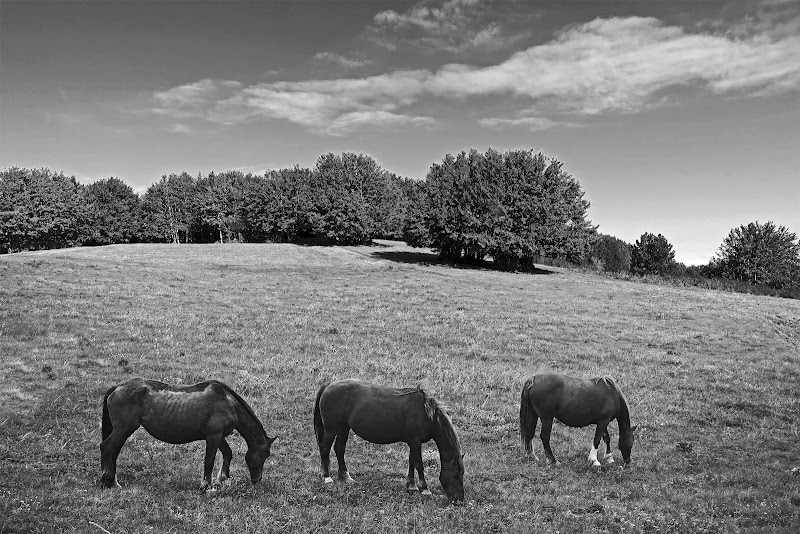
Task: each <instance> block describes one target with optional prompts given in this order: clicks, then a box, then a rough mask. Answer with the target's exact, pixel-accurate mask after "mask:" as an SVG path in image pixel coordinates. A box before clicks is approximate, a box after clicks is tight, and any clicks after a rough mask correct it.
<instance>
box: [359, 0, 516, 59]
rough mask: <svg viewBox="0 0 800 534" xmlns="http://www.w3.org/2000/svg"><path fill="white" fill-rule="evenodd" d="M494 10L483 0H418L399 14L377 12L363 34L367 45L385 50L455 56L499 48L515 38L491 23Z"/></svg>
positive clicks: (495, 23) (489, 3)
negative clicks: (441, 53) (412, 50)
mask: <svg viewBox="0 0 800 534" xmlns="http://www.w3.org/2000/svg"><path fill="white" fill-rule="evenodd" d="M494 4H497V2H494ZM495 7H496V6H494V7H493V6H492V3H491V2H487V1H486V0H445V1H442V0H422V1H420V2H418V3H416V4H414V5H413V6H411V7H410V8H409V9H408V10H406V11H405V12H403V13H398V12H397V11H394V10H385V11H381V12H379V13H377V14H376V15H375V16H374V18H373V24H372V25H371V26H369V27H368V28H367V29H366V32H365V33H366V35H367V38H368V39H369V40H370V41H371V42H373V43H374V44H377V45H378V46H381V47H383V48H386V49H389V50H395V49H398V48H401V47H405V48H414V49H424V50H428V51H433V52H443V51H444V52H451V53H459V52H464V51H467V50H474V49H477V48H485V49H494V48H500V47H502V46H504V45H505V44H507V43H508V42H513V41H515V40H516V39H517V38H518V35H516V34H511V33H509V32H507V31H503V27H502V26H501V23H499V22H498V21H497V20H493V19H494V17H495V16H496V11H497V10H496V9H495Z"/></svg>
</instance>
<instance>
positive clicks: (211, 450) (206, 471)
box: [200, 434, 227, 491]
mask: <svg viewBox="0 0 800 534" xmlns="http://www.w3.org/2000/svg"><path fill="white" fill-rule="evenodd" d="M221 442H222V434H213V435H210V436H206V456H205V460H204V461H203V483H202V484H200V489H201V490H202V491H205V490H207V489H208V488H209V487H211V485H212V484H211V472H212V471H213V470H214V461H215V460H216V457H217V450H219V447H220V443H221ZM226 445H227V444H226Z"/></svg>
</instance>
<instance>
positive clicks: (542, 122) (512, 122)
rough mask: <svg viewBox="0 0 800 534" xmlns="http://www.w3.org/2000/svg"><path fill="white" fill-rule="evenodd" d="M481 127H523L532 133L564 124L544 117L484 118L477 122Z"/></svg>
mask: <svg viewBox="0 0 800 534" xmlns="http://www.w3.org/2000/svg"><path fill="white" fill-rule="evenodd" d="M478 122H479V123H480V124H482V125H483V126H488V127H490V128H496V129H502V128H504V127H506V126H512V127H516V126H525V127H527V128H529V129H530V130H531V131H533V132H537V131H541V130H546V129H548V128H552V127H554V126H563V125H564V123H561V122H557V121H554V120H550V119H547V118H545V117H518V118H516V119H503V118H485V119H480V120H479V121H478Z"/></svg>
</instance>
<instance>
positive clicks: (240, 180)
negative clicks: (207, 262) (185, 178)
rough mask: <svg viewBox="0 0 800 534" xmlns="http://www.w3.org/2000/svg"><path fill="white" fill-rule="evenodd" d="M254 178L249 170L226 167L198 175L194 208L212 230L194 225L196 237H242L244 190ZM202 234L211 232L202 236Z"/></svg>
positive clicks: (223, 238)
mask: <svg viewBox="0 0 800 534" xmlns="http://www.w3.org/2000/svg"><path fill="white" fill-rule="evenodd" d="M253 180H254V177H253V176H252V175H251V174H244V173H242V172H241V171H228V172H223V173H219V174H215V173H214V172H211V173H209V175H208V176H206V177H198V179H197V183H196V184H195V194H194V199H195V212H196V214H197V217H199V221H198V222H199V223H202V224H203V225H205V226H206V227H208V228H213V232H203V231H202V229H199V228H198V229H196V233H197V234H198V236H200V237H199V240H200V241H216V240H219V242H220V243H224V242H225V241H233V240H236V239H242V238H244V234H245V223H244V220H243V217H244V208H245V203H246V202H245V191H246V190H248V189H250V188H251V187H250V185H249V184H250V182H252V181H253ZM203 234H212V235H211V236H209V237H202V236H203Z"/></svg>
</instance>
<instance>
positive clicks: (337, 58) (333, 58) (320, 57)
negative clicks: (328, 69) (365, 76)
mask: <svg viewBox="0 0 800 534" xmlns="http://www.w3.org/2000/svg"><path fill="white" fill-rule="evenodd" d="M314 59H316V60H317V61H323V62H326V63H333V64H335V65H339V66H341V67H344V68H346V69H357V68H359V67H364V66H366V65H369V64H371V63H372V61H370V60H367V59H352V58H349V57H345V56H342V55H339V54H334V53H332V52H317V53H316V54H314Z"/></svg>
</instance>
